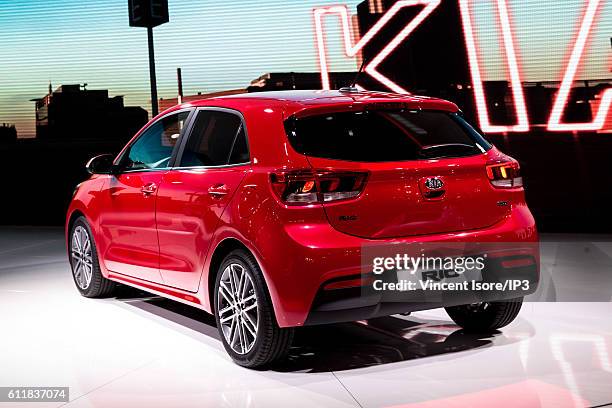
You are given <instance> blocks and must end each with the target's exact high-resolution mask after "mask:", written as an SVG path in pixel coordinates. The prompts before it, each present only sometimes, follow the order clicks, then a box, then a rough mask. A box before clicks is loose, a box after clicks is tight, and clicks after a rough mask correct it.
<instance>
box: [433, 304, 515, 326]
mask: <svg viewBox="0 0 612 408" xmlns="http://www.w3.org/2000/svg"><path fill="white" fill-rule="evenodd" d="M522 304H523V298H517V299H512V300H508V301H504V302H485V303H479V304H473V305H460V306H451V307H446V308H445V309H446V313H448V315H449V316H450V318H451V319H453V321H454V322H455V323H456V324H458V325H459V326H461V327H462V328H463V329H465V330H466V331H470V332H478V333H486V332H491V331H494V330H496V329H499V328H501V327H504V326H507V325H508V324H510V323H511V322H512V321H513V320H514V319H515V318H516V316H518V314H519V311H520V310H521V306H522Z"/></svg>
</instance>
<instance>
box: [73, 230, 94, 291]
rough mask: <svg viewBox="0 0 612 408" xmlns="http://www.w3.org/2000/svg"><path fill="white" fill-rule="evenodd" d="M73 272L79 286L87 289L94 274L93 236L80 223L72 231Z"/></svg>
mask: <svg viewBox="0 0 612 408" xmlns="http://www.w3.org/2000/svg"><path fill="white" fill-rule="evenodd" d="M70 252H71V257H72V273H73V274H74V280H75V281H76V284H77V285H78V287H79V288H81V289H82V290H87V288H88V287H89V285H90V284H91V277H92V275H93V257H92V246H91V238H90V237H89V233H88V232H87V230H86V229H85V228H84V227H82V226H80V225H78V226H77V227H76V228H75V229H74V231H73V233H72V242H71V250H70Z"/></svg>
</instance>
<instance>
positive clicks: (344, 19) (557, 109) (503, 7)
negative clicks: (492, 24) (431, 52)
mask: <svg viewBox="0 0 612 408" xmlns="http://www.w3.org/2000/svg"><path fill="white" fill-rule="evenodd" d="M440 1H441V0H400V1H397V2H396V3H394V4H393V6H392V7H391V8H390V9H389V10H388V11H387V12H386V13H385V14H384V15H383V16H382V17H381V18H380V19H379V20H378V21H377V22H376V23H375V24H374V25H373V26H372V27H371V28H370V30H368V32H367V33H365V34H364V35H363V37H361V38H360V39H359V40H358V41H357V42H356V43H353V40H352V38H351V33H352V31H351V24H350V21H349V11H348V8H347V7H346V6H343V5H335V6H326V7H315V8H314V10H313V13H314V28H315V41H316V46H317V55H318V59H319V65H320V68H321V82H322V85H323V89H330V83H329V70H328V65H327V55H326V51H325V35H324V27H323V17H324V16H325V15H338V16H339V17H340V27H341V30H342V38H343V42H344V52H345V54H346V56H347V57H355V56H356V55H357V53H359V51H361V50H362V49H363V47H364V46H365V45H366V44H367V43H368V42H370V40H372V38H374V37H375V36H376V34H377V33H378V32H379V31H380V30H381V29H382V28H383V27H384V26H385V25H386V24H387V23H388V22H389V20H391V18H393V16H394V15H396V14H397V13H398V12H399V11H400V10H401V9H402V8H404V7H411V6H423V8H422V10H421V11H420V12H419V13H418V14H417V15H416V17H414V18H413V19H412V20H411V21H409V22H407V23H406V25H405V26H404V28H402V29H401V30H400V32H399V33H398V34H397V35H396V36H395V37H393V38H392V39H391V40H390V41H389V42H388V43H387V44H386V45H385V46H384V47H383V48H382V50H380V52H379V53H378V54H377V55H375V56H374V58H372V60H371V61H369V62H368V63H367V64H366V65H365V66H364V71H365V72H367V73H368V74H369V75H370V76H371V77H372V78H374V79H376V80H377V81H378V82H380V83H382V84H383V85H385V86H386V87H387V88H389V89H390V90H392V91H394V92H399V93H407V91H406V90H405V89H404V88H402V87H401V86H399V85H398V84H397V83H395V82H393V81H392V80H390V79H389V78H387V77H386V76H384V75H383V74H382V73H380V72H379V71H378V70H377V67H378V66H379V65H380V63H381V62H382V61H383V60H384V59H385V58H386V57H387V56H388V55H389V54H391V53H392V52H393V50H395V48H397V46H398V45H399V44H400V43H401V42H402V41H404V40H405V39H406V38H407V37H408V36H410V34H411V33H412V32H413V31H414V30H415V29H416V28H417V27H418V26H419V25H420V24H421V23H422V22H423V21H425V20H426V19H427V17H428V16H429V15H430V14H431V12H432V11H433V10H435V9H436V7H438V6H439V5H440ZM458 1H459V9H460V13H461V22H462V25H463V32H464V37H465V42H466V48H467V53H468V55H467V56H468V63H469V68H470V74H471V76H472V85H473V88H474V97H475V102H476V108H477V112H478V120H479V122H480V127H481V128H482V130H483V131H485V132H488V133H503V132H527V131H528V130H529V128H530V123H529V116H528V114H527V107H526V103H525V96H524V95H523V88H522V83H521V75H520V70H519V66H518V62H517V57H516V51H515V46H514V37H513V34H512V27H511V25H510V17H509V12H508V5H507V3H506V0H492V1H495V2H496V8H497V13H498V16H499V22H500V28H501V33H502V42H503V48H504V53H505V56H506V65H507V68H508V72H509V74H510V88H511V90H512V98H513V102H514V106H515V110H516V116H517V122H516V124H514V125H510V126H502V125H495V124H492V123H491V121H490V119H489V112H488V109H487V104H486V95H485V92H484V87H483V81H482V76H481V69H480V63H479V61H478V49H477V46H476V41H475V35H474V29H473V26H472V18H471V16H470V11H469V5H468V0H458ZM586 1H587V7H586V10H585V12H584V15H583V16H582V21H581V24H580V28H579V30H578V34H577V36H576V38H575V41H574V45H573V48H572V52H571V54H570V57H569V60H568V63H567V66H566V68H565V73H564V75H563V79H562V81H561V85H560V87H559V91H558V92H557V95H556V98H555V101H554V103H553V107H552V109H551V113H550V116H549V119H548V124H547V129H548V130H549V131H588V130H591V131H596V130H600V129H602V128H603V126H604V124H605V122H606V119H607V117H608V114H609V111H610V105H611V104H612V88H610V89H607V90H606V91H605V92H603V94H602V96H601V101H600V104H599V109H598V111H597V113H596V114H594V115H593V117H594V119H593V121H592V122H587V123H563V122H562V121H561V117H562V115H563V112H564V111H565V108H566V106H567V104H568V102H569V94H570V91H571V85H572V83H573V81H574V79H575V76H576V71H577V69H578V65H579V64H580V60H581V58H582V55H583V52H584V48H585V44H586V41H587V38H588V37H589V34H590V32H591V29H592V26H593V21H594V19H595V16H596V14H597V11H598V9H599V6H600V4H601V0H586Z"/></svg>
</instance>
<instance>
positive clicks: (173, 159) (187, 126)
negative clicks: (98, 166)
mask: <svg viewBox="0 0 612 408" xmlns="http://www.w3.org/2000/svg"><path fill="white" fill-rule="evenodd" d="M195 111H196V109H195V108H192V107H189V108H182V109H178V110H175V111H172V112H168V113H167V114H165V115H163V116H160V117H159V118H158V119H157V120H156V121H155V122H151V123H149V124H148V125H147V126H146V127H145V128H144V129H142V130H141V131H140V133H139V134H138V137H136V138H135V139H134V140H132V141H131V142H130V143H128V144H127V145H126V146H125V148H124V149H123V152H122V153H121V154H120V155H119V156H117V158H116V159H115V161H114V162H113V163H114V164H115V165H117V164H119V163H121V162H122V161H123V158H124V157H125V155H126V154H129V152H130V149H131V147H132V146H133V145H134V144H135V143H136V142H137V141H139V140H140V138H141V137H142V136H144V134H145V133H146V132H147V131H148V130H149V129H151V127H153V126H155V125H156V124H158V123H159V122H161V121H162V120H164V119H166V118H168V117H170V116H173V115H180V114H181V113H185V112H189V114H188V115H187V119H185V126H184V127H183V129H182V130H181V134H180V135H179V138H178V140H177V142H176V143H175V145H174V147H173V148H172V154H171V155H170V160H169V161H168V166H166V167H157V168H154V169H135V170H122V171H121V172H120V173H119V174H127V173H143V172H147V173H148V172H153V171H168V170H170V169H171V168H173V166H174V164H175V163H176V158H177V155H178V152H179V148H180V144H181V143H182V140H183V138H185V135H186V134H187V130H189V129H191V122H192V120H193V118H194V112H195Z"/></svg>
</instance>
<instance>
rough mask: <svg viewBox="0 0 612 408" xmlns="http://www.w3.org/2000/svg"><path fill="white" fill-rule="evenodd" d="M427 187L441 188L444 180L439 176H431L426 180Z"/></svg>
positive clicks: (432, 188)
mask: <svg viewBox="0 0 612 408" xmlns="http://www.w3.org/2000/svg"><path fill="white" fill-rule="evenodd" d="M425 187H427V188H428V189H430V190H439V189H441V188H442V187H444V182H442V180H440V179H439V178H437V177H430V178H428V179H427V180H425Z"/></svg>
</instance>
